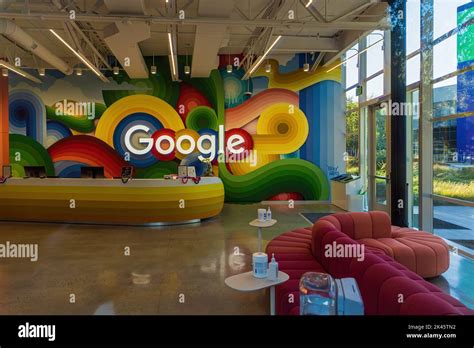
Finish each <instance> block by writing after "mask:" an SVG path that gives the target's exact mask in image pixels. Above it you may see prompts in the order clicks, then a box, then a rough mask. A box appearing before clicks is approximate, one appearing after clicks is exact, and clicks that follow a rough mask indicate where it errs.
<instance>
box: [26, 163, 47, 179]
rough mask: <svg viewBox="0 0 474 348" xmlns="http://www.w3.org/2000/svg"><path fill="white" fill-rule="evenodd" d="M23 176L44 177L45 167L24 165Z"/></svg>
mask: <svg viewBox="0 0 474 348" xmlns="http://www.w3.org/2000/svg"><path fill="white" fill-rule="evenodd" d="M24 169H25V178H46V169H45V168H44V167H43V166H25V167H24Z"/></svg>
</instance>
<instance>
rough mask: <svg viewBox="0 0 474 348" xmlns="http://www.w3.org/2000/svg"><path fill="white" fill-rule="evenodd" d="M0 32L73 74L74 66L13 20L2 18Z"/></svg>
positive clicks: (62, 70)
mask: <svg viewBox="0 0 474 348" xmlns="http://www.w3.org/2000/svg"><path fill="white" fill-rule="evenodd" d="M0 34H3V35H5V36H6V37H7V38H9V39H10V40H12V41H14V42H16V43H17V44H18V45H20V46H21V47H23V48H24V49H26V50H28V51H30V52H31V53H33V54H35V55H37V56H38V57H39V58H41V59H42V60H44V61H45V62H47V63H49V64H51V65H52V66H53V67H55V68H56V69H58V70H59V71H61V72H62V73H64V74H66V75H71V74H72V72H73V70H72V68H71V67H70V66H69V65H68V64H67V63H66V62H65V61H64V60H62V59H61V58H59V57H58V56H56V55H54V54H53V53H52V52H51V51H50V50H48V49H47V48H46V47H44V46H43V45H41V44H40V43H39V42H37V41H36V40H35V39H33V38H32V37H31V36H30V35H29V34H27V33H26V32H25V31H24V30H23V29H21V28H20V27H19V26H18V25H16V24H15V23H13V22H12V21H9V20H6V19H0Z"/></svg>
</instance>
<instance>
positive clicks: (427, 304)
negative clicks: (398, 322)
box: [266, 218, 474, 315]
mask: <svg viewBox="0 0 474 348" xmlns="http://www.w3.org/2000/svg"><path fill="white" fill-rule="evenodd" d="M334 242H336V244H344V245H345V244H352V245H354V244H358V242H357V241H355V240H354V239H352V238H350V237H349V236H348V235H347V234H345V233H343V232H341V231H339V230H338V228H336V227H335V226H334V225H333V224H332V223H331V222H330V221H327V219H326V218H323V219H320V220H318V221H317V222H316V223H315V224H314V226H313V227H312V228H305V229H297V230H294V231H291V232H286V233H283V234H282V235H280V236H278V237H276V238H275V239H273V240H272V241H271V242H270V243H269V244H268V246H267V248H266V252H267V254H268V255H269V257H271V255H272V253H274V254H275V258H276V260H277V261H278V262H279V267H280V270H282V271H284V272H286V273H288V274H289V276H290V279H289V280H288V281H287V282H285V283H283V284H282V285H279V286H277V288H276V312H277V314H280V315H288V314H293V315H298V314H299V289H298V285H299V279H300V277H301V276H302V275H303V273H305V272H311V271H314V272H326V273H329V274H331V275H332V276H333V277H334V278H344V277H352V278H355V279H356V281H357V284H358V285H359V288H360V291H361V295H362V298H363V301H364V309H365V314H366V315H474V311H473V310H470V309H468V308H467V307H465V306H464V305H463V304H462V303H461V302H459V301H458V300H456V299H454V298H453V297H451V296H449V295H448V294H446V293H444V292H442V291H441V290H440V289H439V288H438V287H436V286H435V285H433V284H431V283H429V282H427V281H426V280H424V279H423V278H422V277H421V276H419V275H417V274H416V273H414V272H412V271H410V270H409V269H407V268H406V267H405V266H403V265H401V264H400V263H398V262H397V261H395V260H394V259H393V258H391V257H390V256H387V255H385V253H384V252H383V251H380V250H377V249H371V248H366V249H365V253H364V258H363V260H361V258H360V257H359V258H358V257H326V255H325V253H324V251H325V246H326V245H327V244H333V243H334Z"/></svg>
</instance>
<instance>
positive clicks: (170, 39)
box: [168, 33, 176, 77]
mask: <svg viewBox="0 0 474 348" xmlns="http://www.w3.org/2000/svg"><path fill="white" fill-rule="evenodd" d="M168 42H169V44H170V53H171V65H172V66H173V76H175V77H176V64H175V62H174V52H173V40H172V37H171V33H168Z"/></svg>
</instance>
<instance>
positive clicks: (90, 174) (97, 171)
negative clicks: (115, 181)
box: [81, 167, 105, 179]
mask: <svg viewBox="0 0 474 348" xmlns="http://www.w3.org/2000/svg"><path fill="white" fill-rule="evenodd" d="M81 178H87V179H103V178H105V176H104V167H81Z"/></svg>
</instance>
